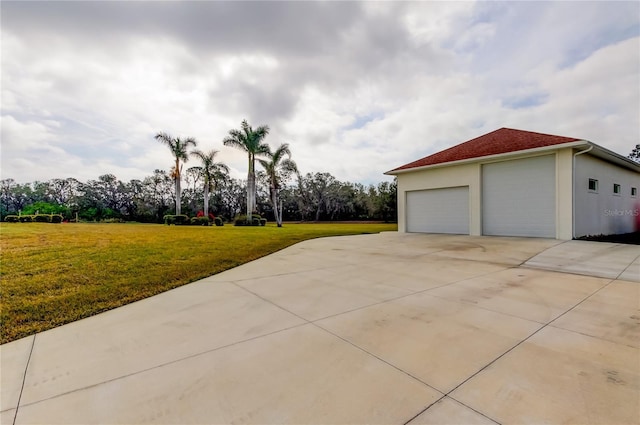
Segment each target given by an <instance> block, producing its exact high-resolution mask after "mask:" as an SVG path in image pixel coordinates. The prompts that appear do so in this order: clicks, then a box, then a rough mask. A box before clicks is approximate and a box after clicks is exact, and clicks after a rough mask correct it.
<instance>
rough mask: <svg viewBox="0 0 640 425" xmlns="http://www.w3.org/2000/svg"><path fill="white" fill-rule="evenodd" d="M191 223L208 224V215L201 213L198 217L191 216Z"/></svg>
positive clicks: (197, 224) (195, 224)
mask: <svg viewBox="0 0 640 425" xmlns="http://www.w3.org/2000/svg"><path fill="white" fill-rule="evenodd" d="M191 224H192V225H194V226H208V225H209V217H205V216H203V215H201V216H200V217H192V218H191Z"/></svg>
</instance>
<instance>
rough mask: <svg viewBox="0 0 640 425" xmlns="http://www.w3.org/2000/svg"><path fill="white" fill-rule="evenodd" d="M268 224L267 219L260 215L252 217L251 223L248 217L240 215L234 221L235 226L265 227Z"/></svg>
mask: <svg viewBox="0 0 640 425" xmlns="http://www.w3.org/2000/svg"><path fill="white" fill-rule="evenodd" d="M266 224H267V219H266V218H262V217H260V216H259V215H252V216H251V221H249V220H248V219H247V216H246V215H239V216H237V217H236V219H235V220H234V221H233V225H234V226H265V225H266Z"/></svg>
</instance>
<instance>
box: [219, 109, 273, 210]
mask: <svg viewBox="0 0 640 425" xmlns="http://www.w3.org/2000/svg"><path fill="white" fill-rule="evenodd" d="M267 134H269V127H268V126H266V125H262V126H260V127H258V128H256V129H255V130H254V129H253V128H251V126H250V125H249V124H248V123H247V120H243V121H242V129H241V130H236V129H233V130H229V136H227V137H225V139H224V140H223V141H222V143H224V145H225V146H233V147H235V148H238V149H241V150H243V151H245V152H247V155H248V157H249V172H248V174H247V220H249V221H251V214H252V213H253V211H254V209H255V205H256V172H255V168H256V164H255V163H256V155H266V154H267V152H269V145H267V144H266V143H262V140H263V139H264V138H265V137H266V136H267Z"/></svg>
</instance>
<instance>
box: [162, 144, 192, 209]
mask: <svg viewBox="0 0 640 425" xmlns="http://www.w3.org/2000/svg"><path fill="white" fill-rule="evenodd" d="M155 139H156V140H158V141H159V142H160V143H162V144H165V145H167V146H168V147H169V149H170V150H171V153H172V154H173V156H174V158H175V159H176V163H175V165H174V166H173V169H172V170H171V177H173V179H174V181H175V185H176V215H180V197H181V190H180V173H181V172H182V167H181V166H180V160H182V162H187V161H188V160H189V155H188V153H187V149H189V146H193V147H195V146H197V145H198V142H196V139H194V138H193V137H187V138H186V139H181V138H179V137H176V138H173V137H171V136H170V135H168V134H167V133H164V132H160V133H158V134H156V137H155Z"/></svg>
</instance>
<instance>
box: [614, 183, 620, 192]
mask: <svg viewBox="0 0 640 425" xmlns="http://www.w3.org/2000/svg"><path fill="white" fill-rule="evenodd" d="M613 194H614V195H620V185H619V184H618V183H614V184H613Z"/></svg>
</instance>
